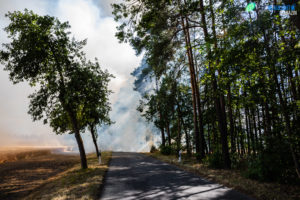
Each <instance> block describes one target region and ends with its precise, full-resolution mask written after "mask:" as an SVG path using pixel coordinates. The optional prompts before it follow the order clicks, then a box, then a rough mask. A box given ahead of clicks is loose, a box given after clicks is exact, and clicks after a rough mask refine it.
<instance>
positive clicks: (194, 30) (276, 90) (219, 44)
mask: <svg viewBox="0 0 300 200" xmlns="http://www.w3.org/2000/svg"><path fill="white" fill-rule="evenodd" d="M255 2H256V9H255V10H253V11H251V12H246V11H245V8H246V6H247V4H248V3H249V1H243V0H242V1H219V0H208V1H203V0H155V1H153V0H124V2H123V3H119V4H114V5H113V8H114V11H113V14H114V16H115V20H117V21H119V22H121V25H120V26H118V32H117V34H116V36H117V37H118V38H119V40H120V41H121V42H129V43H130V44H131V45H132V47H133V48H134V49H135V50H136V52H137V54H141V53H144V57H145V60H144V62H143V64H142V66H140V68H138V69H137V70H141V71H142V73H140V74H139V75H138V76H137V80H136V82H135V83H136V88H137V89H138V88H140V85H141V84H145V80H150V82H149V81H148V84H149V86H150V87H152V89H151V90H143V91H142V93H143V99H142V100H141V103H140V106H139V107H138V110H139V111H141V113H142V116H144V117H146V118H147V119H148V120H149V121H152V122H154V125H155V126H156V127H157V128H158V129H159V130H160V133H161V139H162V140H161V141H162V143H161V146H162V148H164V147H165V146H169V147H172V148H173V149H175V150H177V151H179V149H182V148H183V149H185V150H186V153H187V155H191V154H192V153H195V155H196V158H197V159H198V160H199V161H203V160H204V159H205V160H207V159H208V160H209V161H210V162H211V163H214V165H218V166H219V167H223V168H227V169H230V168H232V167H239V166H240V164H241V163H242V161H244V160H246V161H247V169H248V171H249V174H250V176H253V177H255V178H260V179H264V180H267V179H270V180H279V181H282V180H284V181H286V180H297V179H298V181H299V178H300V166H299V161H300V78H299V73H300V70H299V55H300V44H299V37H300V32H299V23H298V22H299V21H300V20H299V15H284V16H282V15H280V13H279V11H269V10H265V9H264V8H265V7H266V6H267V5H273V4H277V2H276V1H268V0H259V1H255ZM284 3H285V4H293V3H295V6H296V10H297V12H299V7H300V5H299V4H296V3H297V1H284ZM297 26H298V27H297ZM134 74H135V73H134ZM146 84H147V82H146ZM144 88H145V87H144ZM297 177H298V178H297Z"/></svg>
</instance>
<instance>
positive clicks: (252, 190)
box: [147, 152, 300, 200]
mask: <svg viewBox="0 0 300 200" xmlns="http://www.w3.org/2000/svg"><path fill="white" fill-rule="evenodd" d="M147 155H150V156H152V157H154V158H157V159H159V160H162V161H164V162H168V163H170V164H174V165H176V166H178V167H179V168H181V169H183V170H186V171H189V172H192V173H196V174H198V175H200V176H202V177H204V178H206V179H208V180H211V181H214V182H218V183H221V184H223V185H225V186H227V187H230V188H234V189H236V190H239V191H241V192H243V193H245V194H248V195H249V196H252V197H254V198H256V199H260V200H299V199H300V187H299V186H292V185H283V184H278V183H262V182H259V181H256V180H251V179H247V178H245V177H243V176H242V175H241V172H240V171H238V170H221V169H210V168H208V167H207V166H206V165H204V164H199V163H197V162H196V160H194V159H185V158H183V159H182V162H181V163H178V159H177V158H176V157H175V156H174V155H171V156H165V155H161V154H160V153H159V152H156V153H147Z"/></svg>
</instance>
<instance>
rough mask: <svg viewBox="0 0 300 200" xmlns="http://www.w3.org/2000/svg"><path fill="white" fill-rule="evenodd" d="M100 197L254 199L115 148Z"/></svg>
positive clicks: (172, 167)
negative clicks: (116, 150) (117, 150)
mask: <svg viewBox="0 0 300 200" xmlns="http://www.w3.org/2000/svg"><path fill="white" fill-rule="evenodd" d="M100 199H103V200H108V199H109V200H121V199H125V200H129V199H164V200H165V199H197V200H200V199H204V200H219V199H222V200H225V199H232V200H253V199H252V198H249V197H247V196H245V195H244V194H241V193H239V192H237V191H234V190H232V189H229V188H226V187H224V186H222V185H219V184H215V183H212V182H209V181H207V180H204V179H202V178H200V177H199V176H197V175H194V174H192V173H189V172H185V171H183V170H181V169H179V168H177V167H176V166H172V165H169V164H167V163H164V162H161V161H159V160H156V159H154V158H151V157H149V156H146V155H143V154H139V153H125V152H114V153H113V154H112V160H111V162H110V167H109V170H108V172H107V174H106V181H105V184H104V188H103V191H102V196H101V198H100Z"/></svg>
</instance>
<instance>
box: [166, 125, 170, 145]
mask: <svg viewBox="0 0 300 200" xmlns="http://www.w3.org/2000/svg"><path fill="white" fill-rule="evenodd" d="M169 126H170V124H169V122H168V123H167V127H166V130H167V135H168V143H169V146H171V133H170V127H169Z"/></svg>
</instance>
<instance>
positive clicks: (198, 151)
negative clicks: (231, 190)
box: [178, 1, 204, 160]
mask: <svg viewBox="0 0 300 200" xmlns="http://www.w3.org/2000/svg"><path fill="white" fill-rule="evenodd" d="M178 5H179V6H180V2H179V1H178ZM181 25H182V28H183V30H184V36H185V43H186V46H187V55H188V61H189V71H190V79H191V86H192V100H193V102H192V103H193V120H194V134H195V146H196V157H197V160H201V159H202V158H203V157H204V155H202V154H203V153H202V152H204V151H202V150H201V147H200V133H199V127H198V116H197V99H196V94H197V93H196V90H197V87H196V78H195V68H194V64H193V57H192V55H191V52H190V49H191V44H190V42H189V40H188V33H187V30H186V29H187V28H186V26H185V23H184V19H183V16H182V14H181Z"/></svg>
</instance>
